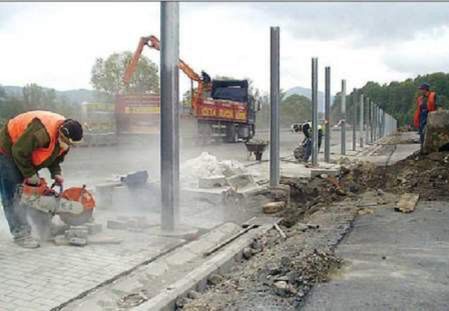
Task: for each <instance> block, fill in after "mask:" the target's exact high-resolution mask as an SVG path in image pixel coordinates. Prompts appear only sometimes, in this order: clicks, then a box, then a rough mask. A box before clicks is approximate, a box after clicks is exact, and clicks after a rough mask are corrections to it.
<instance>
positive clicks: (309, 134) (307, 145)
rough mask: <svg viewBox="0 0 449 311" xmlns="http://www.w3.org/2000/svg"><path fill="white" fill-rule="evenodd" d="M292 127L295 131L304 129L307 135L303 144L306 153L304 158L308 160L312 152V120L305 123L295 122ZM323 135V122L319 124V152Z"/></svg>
mask: <svg viewBox="0 0 449 311" xmlns="http://www.w3.org/2000/svg"><path fill="white" fill-rule="evenodd" d="M291 128H292V130H293V131H294V132H299V131H302V132H303V134H304V136H305V138H304V141H303V142H302V146H303V148H304V155H303V159H302V160H304V161H305V162H307V161H308V160H309V158H310V156H311V154H312V138H313V135H312V122H310V121H307V122H305V123H303V124H293V125H292V126H291ZM323 135H324V133H323V127H322V126H321V124H318V152H320V148H321V142H322V141H323Z"/></svg>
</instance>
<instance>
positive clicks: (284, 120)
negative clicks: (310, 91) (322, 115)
mask: <svg viewBox="0 0 449 311" xmlns="http://www.w3.org/2000/svg"><path fill="white" fill-rule="evenodd" d="M280 113H281V124H282V125H284V126H290V125H291V124H292V123H297V122H305V121H307V120H311V119H312V102H311V100H310V99H308V98H307V97H305V96H302V95H297V94H293V95H290V96H288V97H287V98H285V99H284V100H282V102H281V106H280Z"/></svg>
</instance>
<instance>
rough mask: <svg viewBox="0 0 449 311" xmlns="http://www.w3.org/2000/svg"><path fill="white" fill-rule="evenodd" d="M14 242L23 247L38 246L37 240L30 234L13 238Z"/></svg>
mask: <svg viewBox="0 0 449 311" xmlns="http://www.w3.org/2000/svg"><path fill="white" fill-rule="evenodd" d="M14 243H16V244H17V245H19V246H21V247H23V248H38V247H39V246H40V244H39V242H38V241H37V240H36V239H35V238H33V237H32V236H31V234H29V235H25V236H22V237H18V238H14Z"/></svg>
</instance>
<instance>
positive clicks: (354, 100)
mask: <svg viewBox="0 0 449 311" xmlns="http://www.w3.org/2000/svg"><path fill="white" fill-rule="evenodd" d="M352 110H353V111H352V150H353V151H356V150H357V132H356V130H357V129H356V128H357V93H356V91H355V89H354V90H353V91H352Z"/></svg>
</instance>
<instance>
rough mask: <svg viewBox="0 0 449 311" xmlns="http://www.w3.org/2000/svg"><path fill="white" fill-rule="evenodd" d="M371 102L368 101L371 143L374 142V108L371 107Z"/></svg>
mask: <svg viewBox="0 0 449 311" xmlns="http://www.w3.org/2000/svg"><path fill="white" fill-rule="evenodd" d="M373 105H374V104H373V102H372V101H370V102H369V143H370V144H373V143H374V122H373V114H374V109H373Z"/></svg>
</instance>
